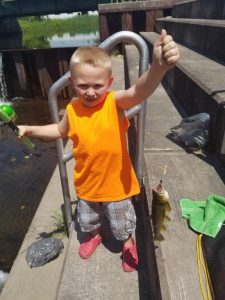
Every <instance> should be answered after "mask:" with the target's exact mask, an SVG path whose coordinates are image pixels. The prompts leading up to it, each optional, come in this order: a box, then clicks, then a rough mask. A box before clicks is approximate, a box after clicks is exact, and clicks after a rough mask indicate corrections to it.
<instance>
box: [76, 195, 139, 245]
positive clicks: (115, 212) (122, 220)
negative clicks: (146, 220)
mask: <svg viewBox="0 0 225 300" xmlns="http://www.w3.org/2000/svg"><path fill="white" fill-rule="evenodd" d="M104 215H105V216H106V217H107V219H108V220H109V224H110V228H111V231H112V234H113V235H114V237H115V238H116V239H117V240H126V239H127V238H128V237H129V236H130V235H131V234H132V233H134V231H135V228H136V215H135V211H134V207H133V204H132V202H131V198H127V199H124V200H122V201H117V202H91V201H86V200H82V199H79V200H78V206H77V220H78V223H79V225H80V228H81V231H83V232H91V231H93V230H94V229H97V228H99V227H100V226H101V224H102V218H103V216H104Z"/></svg>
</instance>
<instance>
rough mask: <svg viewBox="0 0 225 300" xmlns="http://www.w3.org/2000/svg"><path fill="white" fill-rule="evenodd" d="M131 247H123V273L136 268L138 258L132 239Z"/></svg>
mask: <svg viewBox="0 0 225 300" xmlns="http://www.w3.org/2000/svg"><path fill="white" fill-rule="evenodd" d="M132 241H133V246H123V261H122V266H123V270H124V272H133V271H134V270H137V267H138V256H137V248H136V242H135V240H134V239H132Z"/></svg>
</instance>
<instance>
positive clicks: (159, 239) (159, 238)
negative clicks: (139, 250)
mask: <svg viewBox="0 0 225 300" xmlns="http://www.w3.org/2000/svg"><path fill="white" fill-rule="evenodd" d="M164 240H165V239H164V237H163V235H162V234H161V233H160V234H159V235H157V236H155V237H154V241H159V242H162V241H164Z"/></svg>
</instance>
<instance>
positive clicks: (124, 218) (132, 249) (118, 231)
mask: <svg viewBox="0 0 225 300" xmlns="http://www.w3.org/2000/svg"><path fill="white" fill-rule="evenodd" d="M102 205H103V208H104V211H105V214H106V216H107V218H108V219H109V222H110V227H111V230H112V233H113V235H114V236H115V238H116V239H117V240H121V241H122V242H123V263H122V265H123V269H124V271H126V272H132V271H134V270H135V269H137V266H138V256H137V249H136V242H135V239H134V233H135V229H136V215H135V211H134V207H133V204H132V201H131V199H130V198H128V199H124V200H122V201H118V202H105V203H103V204H102Z"/></svg>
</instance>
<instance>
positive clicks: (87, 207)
mask: <svg viewBox="0 0 225 300" xmlns="http://www.w3.org/2000/svg"><path fill="white" fill-rule="evenodd" d="M102 214H103V213H102V205H101V203H97V202H90V201H86V200H82V199H79V200H78V206H77V220H78V223H79V225H80V228H81V231H82V232H89V233H90V235H89V237H88V238H87V239H86V240H85V241H84V242H82V243H81V244H80V248H79V255H80V256H81V257H82V258H84V259H87V258H89V257H90V256H91V255H92V254H93V252H94V251H95V249H96V248H97V246H98V245H99V244H100V243H101V242H102V237H101V235H100V231H101V220H102Z"/></svg>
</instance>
